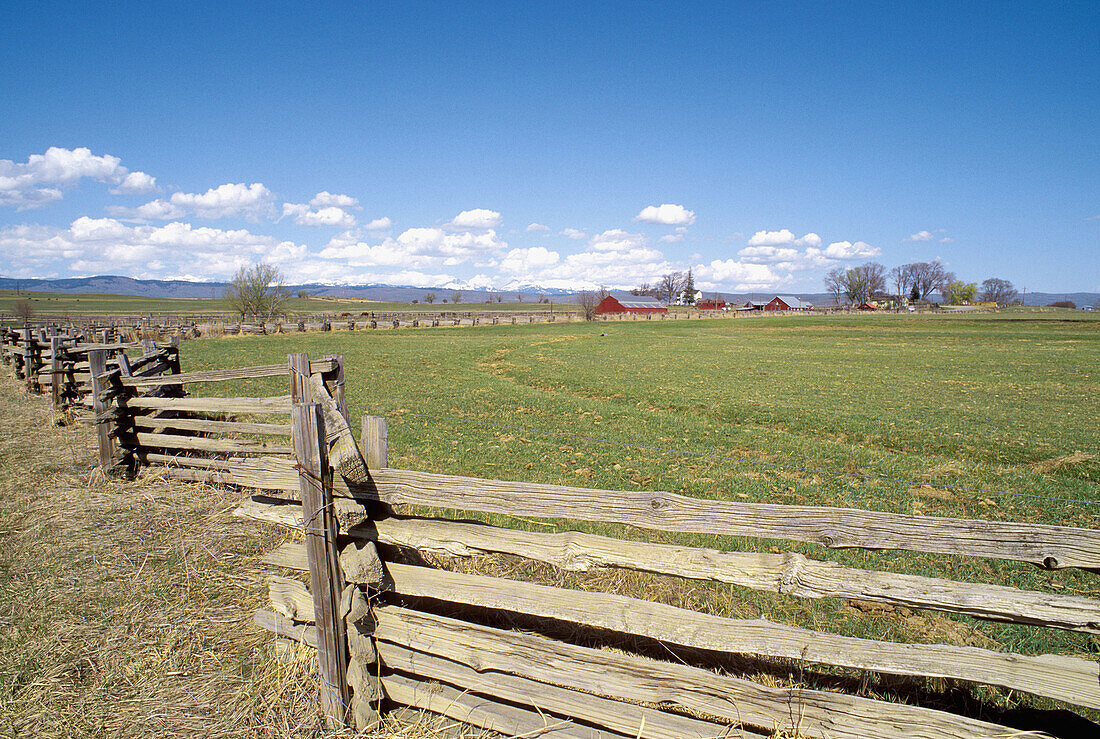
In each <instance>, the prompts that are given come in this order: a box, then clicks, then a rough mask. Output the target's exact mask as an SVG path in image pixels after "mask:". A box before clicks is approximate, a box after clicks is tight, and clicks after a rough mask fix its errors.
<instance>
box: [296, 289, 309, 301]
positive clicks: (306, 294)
mask: <svg viewBox="0 0 1100 739" xmlns="http://www.w3.org/2000/svg"><path fill="white" fill-rule="evenodd" d="M298 297H299V298H303V299H305V298H308V297H309V290H299V291H298Z"/></svg>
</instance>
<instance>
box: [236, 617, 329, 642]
mask: <svg viewBox="0 0 1100 739" xmlns="http://www.w3.org/2000/svg"><path fill="white" fill-rule="evenodd" d="M252 620H253V622H254V623H255V624H256V625H257V626H259V627H260V628H261V629H267V630H268V631H270V632H273V633H274V634H276V635H278V636H285V637H286V638H288V639H293V640H295V641H301V642H305V643H306V646H310V647H313V648H314V649H316V648H317V627H316V626H309V625H307V624H296V623H294V621H292V620H291V619H289V618H287V617H286V616H284V615H283V614H281V613H276V612H275V611H263V610H261V611H256V614H255V615H254V616H253V617H252Z"/></svg>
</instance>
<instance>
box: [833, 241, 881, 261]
mask: <svg viewBox="0 0 1100 739" xmlns="http://www.w3.org/2000/svg"><path fill="white" fill-rule="evenodd" d="M881 253H882V250H881V249H879V248H878V247H876V246H871V245H870V244H868V243H866V242H863V241H857V242H856V243H854V244H853V243H852V242H850V241H834V242H833V243H831V244H829V246H828V248H826V249H825V251H824V252H823V254H824V255H825V256H826V257H828V258H829V259H867V258H868V257H877V256H878V255H879V254H881Z"/></svg>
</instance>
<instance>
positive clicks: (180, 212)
mask: <svg viewBox="0 0 1100 739" xmlns="http://www.w3.org/2000/svg"><path fill="white" fill-rule="evenodd" d="M107 212H108V213H110V214H111V215H113V216H116V217H118V218H127V219H131V220H138V221H170V220H172V219H174V218H182V217H183V216H184V215H186V213H187V211H185V210H184V209H183V208H181V207H179V206H178V205H174V204H172V203H170V202H168V201H167V200H161V199H160V198H157V199H156V200H151V201H149V202H148V203H146V204H145V205H139V206H138V207H136V208H124V207H122V206H120V205H111V206H108V207H107Z"/></svg>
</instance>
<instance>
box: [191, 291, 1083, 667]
mask: <svg viewBox="0 0 1100 739" xmlns="http://www.w3.org/2000/svg"><path fill="white" fill-rule="evenodd" d="M294 351H302V352H308V353H309V354H310V355H311V356H314V357H318V356H321V355H324V354H328V353H342V354H343V355H344V360H345V367H346V376H347V395H348V400H349V406H350V408H351V411H352V414H353V416H358V415H360V414H366V413H371V414H378V415H385V416H386V417H387V419H388V424H389V444H390V447H389V448H390V465H391V466H394V467H404V468H411V469H419V470H429V471H436V472H447V473H455V474H463V475H474V476H482V477H491V478H499V479H517V480H529V481H536V482H546V483H558V484H571V485H581V486H584V487H594V488H607V489H661V490H668V491H673V492H678V493H683V494H687V495H692V496H699V497H713V498H723V499H730V500H746V501H761V502H778V503H801V504H817V505H830V506H851V507H859V508H865V509H872V510H882V511H895V512H902V513H911V514H921V515H951V516H966V517H975V518H990V519H1002V520H1019V521H1028V522H1043V523H1051V524H1059V525H1065V526H1081V527H1090V528H1098V527H1100V506H1096V505H1090V504H1089V502H1088V501H1100V437H1098V434H1097V419H1098V418H1100V392H1098V390H1100V320H1095V319H1093V318H1092V317H1090V316H1088V315H1085V314H1081V313H1073V312H1069V311H1065V312H1057V313H1051V312H1047V313H1038V312H1034V311H1021V312H1016V313H1003V314H990V315H973V316H966V315H949V316H937V317H913V316H852V317H847V318H845V317H832V318H821V317H784V318H759V319H730V320H716V321H682V322H680V321H678V322H674V323H672V322H637V323H634V322H631V323H592V324H568V325H565V324H562V325H531V326H524V325H520V326H506V327H505V326H500V327H483V328H479V329H431V330H426V329H421V330H399V331H386V332H355V333H343V334H306V335H286V336H274V337H272V336H268V337H245V338H225V339H212V340H199V341H194V342H187V343H185V344H184V346H183V361H184V369H185V370H196V369H207V368H216V367H233V366H246V365H251V364H262V363H269V362H278V361H282V360H284V359H285V357H286V354H287V353H289V352H294ZM192 391H193V392H195V393H198V394H230V393H232V394H242V393H248V394H265V393H285V392H287V390H286V382H285V381H281V380H274V379H273V380H263V381H247V382H242V383H239V384H237V385H236V386H234V387H232V388H230V387H227V386H224V385H209V386H192ZM421 414H422V415H421ZM432 416H437V418H433V417H432ZM453 419H466V420H467V421H479V422H487V423H492V424H502V425H503V426H504V427H497V426H486V425H477V424H474V423H468V422H464V421H459V420H453ZM537 430H542V431H551V432H556V433H560V434H573V435H581V436H586V437H592V438H593V439H598V440H607V441H615V442H622V443H626V444H637V445H644V446H648V447H659V448H662V449H674V450H680V451H656V450H653V449H639V448H631V447H626V446H619V445H612V444H607V443H602V441H589V440H586V439H581V438H576V437H563V436H552V435H546V434H542V433H537ZM681 452H696V453H703V454H712V455H721V456H725V457H730V458H732V459H729V460H726V459H722V460H718V459H712V458H705V457H698V456H692V455H689V454H684V453H681ZM755 463H777V464H784V465H794V466H802V467H810V468H820V469H827V470H834V471H839V472H848V473H858V474H865V475H874V476H883V477H889V478H896V479H898V480H902V481H904V482H893V481H880V480H870V479H866V478H860V477H852V476H837V475H831V474H825V473H822V472H816V471H803V470H796V469H783V468H775V467H768V466H761V465H758V464H755ZM933 484H947V485H958V486H963V487H968V488H982V489H985V490H986V491H962V490H946V489H943V488H936V487H931V485H933ZM989 490H997V491H1005V492H1004V493H998V492H988V491H989ZM1024 496H1044V497H1040V498H1035V497H1024ZM1045 498H1056V499H1061V500H1048V499H1045ZM483 518H486V519H487V520H490V521H492V522H494V523H504V524H507V525H511V526H516V527H519V528H534V529H536V530H545V529H546V526H545V525H544V524H541V523H537V522H531V521H516V520H507V519H503V518H501V517H493V516H488V517H483ZM563 526H568V527H573V528H578V529H581V530H588V531H593V532H596V533H615V534H616V535H621V536H629V537H640V538H644V539H647V540H654V541H667V542H681V543H688V544H693V545H703V546H713V547H717V548H730V549H748V550H764V551H767V550H773V551H784V550H790V549H794V550H797V551H801V552H803V553H805V554H807V555H808V556H812V557H817V558H821V559H833V560H836V561H839V562H841V563H843V564H846V565H850V566H857V567H868V568H874V569H887V570H891V571H895V572H908V573H913V574H922V575H934V576H940V577H949V578H952V579H961V580H971V581H980V582H990V583H999V584H1005V585H1013V586H1017V587H1023V588H1029V589H1037V590H1042V591H1047V592H1056V593H1069V594H1078V595H1086V596H1091V597H1100V588H1098V586H1097V581H1096V577H1095V575H1093V574H1090V573H1084V572H1080V571H1076V570H1069V571H1058V572H1046V571H1041V570H1039V569H1037V568H1034V567H1031V566H1027V565H1017V564H1013V563H1008V562H998V561H993V560H984V559H977V558H960V557H946V556H940V555H932V554H924V553H917V552H862V551H855V550H852V551H827V550H825V549H823V548H821V547H817V546H814V545H794V544H791V543H788V542H773V541H762V540H749V539H744V540H742V539H735V538H722V537H710V536H688V535H675V534H655V533H651V532H638V531H632V530H616V529H613V528H611V527H608V526H604V525H597V524H584V523H575V522H570V523H569V524H565V525H563V524H561V523H560V522H558V527H559V528H561V527H563ZM565 580H566V582H569V578H568V577H567V578H566V579H565ZM679 597H683V598H686V599H687V601H686V602H690V603H691V604H692V605H693V606H694V607H697V608H701V609H702V610H711V611H713V612H717V613H723V614H728V615H734V616H740V617H755V616H759V615H763V616H766V617H768V618H770V619H773V620H777V621H783V622H786V623H790V624H794V625H800V626H809V627H813V628H818V629H826V630H835V631H838V632H842V633H846V634H850V635H854V636H863V637H868V638H876V639H895V640H902V641H928V642H933V641H935V642H948V643H952V642H953V643H959V644H973V645H977V646H988V647H992V648H998V649H1008V650H1013V651H1019V652H1024V653H1041V652H1057V653H1063V654H1075V655H1093V658H1095V656H1096V655H1097V654H1100V641H1098V640H1097V639H1096V638H1093V637H1088V636H1084V635H1080V634H1071V633H1064V632H1060V631H1057V630H1053V629H1036V628H1029V627H1019V626H1011V625H1004V624H994V623H989V622H980V621H977V620H972V619H968V618H962V617H959V618H955V617H949V616H941V615H938V614H931V613H923V614H920V615H916V614H913V613H908V612H906V611H905V609H897V610H894V609H883V610H881V611H872V612H865V611H863V610H859V609H856V608H852V607H851V606H849V605H847V604H845V603H842V602H837V601H830V600H825V601H808V600H797V599H793V598H785V597H782V596H776V595H769V594H764V593H758V592H753V591H748V590H744V589H740V588H735V587H731V586H706V585H700V584H698V583H693V584H692V585H691V588H690V592H688V594H687V595H683V594H681V596H679Z"/></svg>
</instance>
